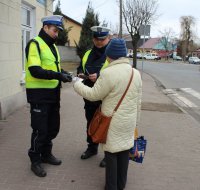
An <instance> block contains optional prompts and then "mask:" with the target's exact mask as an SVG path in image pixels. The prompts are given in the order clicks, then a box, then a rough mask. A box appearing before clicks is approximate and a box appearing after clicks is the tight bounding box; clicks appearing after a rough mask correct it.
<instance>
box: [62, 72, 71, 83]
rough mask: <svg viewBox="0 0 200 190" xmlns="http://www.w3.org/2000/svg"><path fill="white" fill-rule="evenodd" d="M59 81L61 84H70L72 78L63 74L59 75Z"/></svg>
mask: <svg viewBox="0 0 200 190" xmlns="http://www.w3.org/2000/svg"><path fill="white" fill-rule="evenodd" d="M60 80H61V81H62V82H64V83H65V82H72V76H71V75H70V74H69V73H68V74H65V73H60Z"/></svg>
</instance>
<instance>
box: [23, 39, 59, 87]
mask: <svg viewBox="0 0 200 190" xmlns="http://www.w3.org/2000/svg"><path fill="white" fill-rule="evenodd" d="M34 40H35V41H37V42H38V43H39V47H40V52H38V48H37V45H36V43H34V42H32V43H31V44H30V47H29V53H28V58H27V60H26V65H25V69H26V77H25V80H26V88H31V89H34V88H48V89H53V88H56V87H57V86H58V84H59V81H58V80H56V79H52V80H45V79H38V78H35V77H33V76H32V75H31V73H30V71H29V69H28V68H29V67H31V66H40V67H42V69H45V70H51V71H55V72H60V70H61V68H60V55H59V52H58V49H57V47H56V46H55V45H54V47H55V49H56V52H57V55H58V60H57V66H56V58H55V56H54V55H53V53H52V51H51V49H50V48H49V46H48V45H47V44H46V43H45V42H44V41H43V40H42V38H40V37H39V36H37V37H35V38H34ZM57 67H58V68H57Z"/></svg>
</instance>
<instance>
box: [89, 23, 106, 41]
mask: <svg viewBox="0 0 200 190" xmlns="http://www.w3.org/2000/svg"><path fill="white" fill-rule="evenodd" d="M90 29H91V30H92V33H93V37H94V38H98V39H105V38H106V37H107V36H108V35H109V32H110V29H109V28H106V27H103V26H93V27H91V28H90Z"/></svg>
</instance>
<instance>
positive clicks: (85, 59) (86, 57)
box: [82, 49, 109, 73]
mask: <svg viewBox="0 0 200 190" xmlns="http://www.w3.org/2000/svg"><path fill="white" fill-rule="evenodd" d="M91 51H92V50H91V49H90V50H88V51H86V52H85V54H84V56H83V58H82V67H83V71H84V73H85V65H86V62H87V60H88V57H89V55H90V52H91ZM108 64H109V62H108V61H107V60H106V61H105V63H104V64H103V67H101V70H103V69H105V68H106V67H107V66H108Z"/></svg>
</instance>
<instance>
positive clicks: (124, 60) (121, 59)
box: [108, 57, 130, 67]
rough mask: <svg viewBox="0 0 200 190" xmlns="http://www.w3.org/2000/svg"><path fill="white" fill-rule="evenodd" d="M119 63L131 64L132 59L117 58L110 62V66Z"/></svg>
mask: <svg viewBox="0 0 200 190" xmlns="http://www.w3.org/2000/svg"><path fill="white" fill-rule="evenodd" d="M117 64H129V65H130V61H129V59H128V58H125V57H121V58H119V59H117V60H114V61H112V62H111V63H109V64H108V67H111V66H113V65H117Z"/></svg>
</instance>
